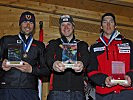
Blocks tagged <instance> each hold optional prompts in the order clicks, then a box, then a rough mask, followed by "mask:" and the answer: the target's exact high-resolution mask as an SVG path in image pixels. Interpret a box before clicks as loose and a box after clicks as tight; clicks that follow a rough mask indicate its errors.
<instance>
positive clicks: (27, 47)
mask: <svg viewBox="0 0 133 100" xmlns="http://www.w3.org/2000/svg"><path fill="white" fill-rule="evenodd" d="M18 36H19V38H20V39H21V41H22V42H23V50H24V52H28V51H29V49H30V46H31V44H32V41H33V37H32V36H30V38H29V39H28V42H27V44H26V43H25V42H24V40H23V39H22V37H21V35H20V34H19V35H18Z"/></svg>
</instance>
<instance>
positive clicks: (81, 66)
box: [72, 61, 84, 72]
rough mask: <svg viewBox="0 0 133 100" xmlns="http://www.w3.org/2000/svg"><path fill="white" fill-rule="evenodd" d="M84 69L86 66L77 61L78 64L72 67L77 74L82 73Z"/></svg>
mask: <svg viewBox="0 0 133 100" xmlns="http://www.w3.org/2000/svg"><path fill="white" fill-rule="evenodd" d="M83 68H84V65H83V63H82V62H81V61H77V63H76V64H75V65H74V67H72V69H73V70H74V71H75V72H81V71H82V70H83Z"/></svg>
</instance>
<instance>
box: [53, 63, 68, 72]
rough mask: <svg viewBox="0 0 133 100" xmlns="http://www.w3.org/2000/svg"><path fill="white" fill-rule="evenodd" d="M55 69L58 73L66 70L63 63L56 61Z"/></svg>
mask: <svg viewBox="0 0 133 100" xmlns="http://www.w3.org/2000/svg"><path fill="white" fill-rule="evenodd" d="M53 69H54V70H55V71H57V72H64V71H65V69H66V68H65V65H64V64H63V63H62V62H61V61H55V62H54V64H53Z"/></svg>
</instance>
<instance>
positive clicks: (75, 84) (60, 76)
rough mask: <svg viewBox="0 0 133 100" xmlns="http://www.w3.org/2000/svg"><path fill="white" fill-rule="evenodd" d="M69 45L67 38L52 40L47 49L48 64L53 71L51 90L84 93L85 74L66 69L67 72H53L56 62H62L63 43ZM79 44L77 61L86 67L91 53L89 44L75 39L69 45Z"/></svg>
mask: <svg viewBox="0 0 133 100" xmlns="http://www.w3.org/2000/svg"><path fill="white" fill-rule="evenodd" d="M61 40H62V41H63V42H64V43H68V41H67V39H66V38H65V37H62V38H58V39H56V40H51V41H50V42H49V44H48V46H47V48H46V51H47V53H46V55H47V64H48V66H49V67H50V68H51V70H52V74H51V78H50V90H56V91H66V90H71V91H83V87H84V83H83V77H84V76H83V73H84V71H82V72H80V73H76V72H74V70H72V69H71V68H70V69H66V70H65V72H56V71H54V70H53V63H54V62H55V61H62V51H63V49H62V41H61ZM75 42H76V43H77V60H78V61H82V62H83V64H84V67H85V68H86V66H87V65H88V62H89V53H88V44H87V43H86V42H84V41H79V40H77V39H75V37H74V38H73V39H72V40H71V41H70V42H69V43H75Z"/></svg>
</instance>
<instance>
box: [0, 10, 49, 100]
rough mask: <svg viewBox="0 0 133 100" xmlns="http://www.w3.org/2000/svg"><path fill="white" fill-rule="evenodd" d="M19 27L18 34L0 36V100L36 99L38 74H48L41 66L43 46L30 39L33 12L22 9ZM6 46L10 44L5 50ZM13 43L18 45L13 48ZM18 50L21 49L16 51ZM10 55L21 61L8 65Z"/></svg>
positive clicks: (43, 63)
mask: <svg viewBox="0 0 133 100" xmlns="http://www.w3.org/2000/svg"><path fill="white" fill-rule="evenodd" d="M19 26H20V32H19V34H17V35H8V36H4V37H2V38H1V42H0V44H1V58H2V65H1V67H0V70H1V71H2V72H1V73H0V100H39V96H38V79H39V77H40V76H42V75H45V76H48V75H49V69H48V67H47V66H46V65H45V56H44V55H45V45H44V44H43V43H42V42H39V41H37V40H35V39H33V34H34V32H35V16H34V14H33V13H31V12H28V11H27V12H23V13H22V14H21V16H20V20H19ZM9 45H12V49H11V52H8V51H9V49H10V48H8V47H9ZM17 45H19V47H20V48H17V49H18V50H17V51H15V50H16V48H14V47H16V46H17ZM19 49H20V51H21V52H20V53H19V54H18V52H19ZM19 57H20V58H19ZM9 58H10V59H9ZM12 58H13V60H15V61H18V60H21V61H22V64H20V65H14V64H13V65H12V64H8V63H7V62H10V61H11V59H12Z"/></svg>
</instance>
